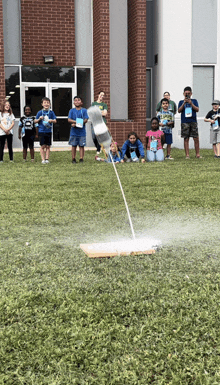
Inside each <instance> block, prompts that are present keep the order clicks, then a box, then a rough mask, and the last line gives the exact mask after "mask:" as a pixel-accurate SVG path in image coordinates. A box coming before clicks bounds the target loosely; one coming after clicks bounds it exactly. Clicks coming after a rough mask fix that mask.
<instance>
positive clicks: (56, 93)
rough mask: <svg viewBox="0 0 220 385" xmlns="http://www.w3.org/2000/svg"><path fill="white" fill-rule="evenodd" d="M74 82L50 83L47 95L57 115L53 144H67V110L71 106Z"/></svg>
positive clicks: (74, 87) (68, 131)
mask: <svg viewBox="0 0 220 385" xmlns="http://www.w3.org/2000/svg"><path fill="white" fill-rule="evenodd" d="M75 92H76V86H75V84H73V83H72V84H71V83H70V84H65V83H50V84H49V95H50V96H49V97H50V100H51V106H52V109H53V111H54V112H55V115H56V117H57V123H56V124H54V127H53V145H56V146H66V145H68V140H69V134H70V125H69V123H68V115H69V110H70V109H71V108H72V106H73V97H74V96H75Z"/></svg>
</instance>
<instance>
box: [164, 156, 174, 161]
mask: <svg viewBox="0 0 220 385" xmlns="http://www.w3.org/2000/svg"><path fill="white" fill-rule="evenodd" d="M165 159H169V160H174V158H172V157H171V155H167V156H166V157H165Z"/></svg>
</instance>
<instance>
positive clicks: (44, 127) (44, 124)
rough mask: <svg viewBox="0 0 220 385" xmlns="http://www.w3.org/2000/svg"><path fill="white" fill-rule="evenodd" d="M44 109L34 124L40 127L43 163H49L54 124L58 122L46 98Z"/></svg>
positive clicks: (39, 112)
mask: <svg viewBox="0 0 220 385" xmlns="http://www.w3.org/2000/svg"><path fill="white" fill-rule="evenodd" d="M41 104H42V107H43V109H42V110H40V111H38V113H37V115H36V119H35V121H34V123H37V124H36V126H38V136H39V139H40V146H41V147H40V155H41V163H42V164H45V163H49V156H50V146H51V136H52V129H53V123H56V122H57V120H56V119H57V118H56V115H55V113H54V112H53V111H52V110H51V109H50V99H49V98H47V97H46V96H45V97H44V98H43V99H42V101H41Z"/></svg>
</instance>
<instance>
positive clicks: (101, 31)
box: [93, 0, 110, 124]
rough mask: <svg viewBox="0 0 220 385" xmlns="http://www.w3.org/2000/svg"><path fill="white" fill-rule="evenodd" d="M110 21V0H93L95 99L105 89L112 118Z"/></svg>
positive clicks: (106, 100)
mask: <svg viewBox="0 0 220 385" xmlns="http://www.w3.org/2000/svg"><path fill="white" fill-rule="evenodd" d="M109 33H110V21H109V0H93V71H94V99H95V100H96V99H97V96H98V93H99V91H101V90H102V91H105V94H106V96H105V102H106V103H107V105H108V109H109V110H108V118H107V121H108V124H109V119H110V36H109Z"/></svg>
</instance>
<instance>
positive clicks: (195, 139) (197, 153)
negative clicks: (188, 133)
mask: <svg viewBox="0 0 220 385" xmlns="http://www.w3.org/2000/svg"><path fill="white" fill-rule="evenodd" d="M193 140H194V147H195V151H196V156H197V157H199V137H197V138H193Z"/></svg>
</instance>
